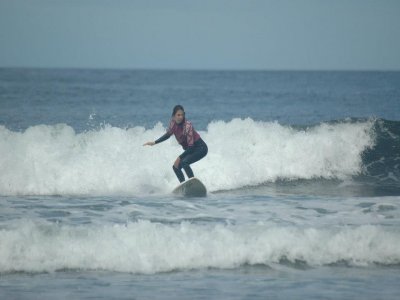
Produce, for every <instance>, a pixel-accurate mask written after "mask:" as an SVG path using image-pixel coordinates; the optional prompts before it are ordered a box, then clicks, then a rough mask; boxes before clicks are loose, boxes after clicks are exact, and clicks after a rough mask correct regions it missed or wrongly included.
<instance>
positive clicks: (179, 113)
mask: <svg viewBox="0 0 400 300" xmlns="http://www.w3.org/2000/svg"><path fill="white" fill-rule="evenodd" d="M184 116H185V113H184V112H183V110H178V111H177V112H176V114H175V115H174V119H175V122H176V123H178V124H180V123H182V121H183V117H184Z"/></svg>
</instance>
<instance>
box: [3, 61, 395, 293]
mask: <svg viewBox="0 0 400 300" xmlns="http://www.w3.org/2000/svg"><path fill="white" fill-rule="evenodd" d="M176 104H181V105H183V106H184V108H185V111H186V118H187V119H189V120H190V121H192V123H193V124H194V127H195V129H196V130H197V131H198V132H199V134H200V135H201V137H202V138H203V140H204V141H205V142H206V143H207V145H208V148H209V152H208V155H207V156H206V157H205V158H204V159H202V160H200V161H199V162H196V163H195V164H193V165H192V169H193V171H194V174H195V176H196V177H198V178H199V179H200V180H202V181H203V182H204V184H205V185H206V186H207V188H208V196H207V197H206V198H184V197H182V196H174V195H172V194H171V191H172V189H173V188H174V187H175V186H177V185H178V183H179V182H178V180H177V178H176V176H175V174H174V173H173V170H172V165H173V163H174V161H175V159H176V157H177V156H178V155H179V154H180V153H182V151H183V150H182V148H181V147H180V146H179V145H178V143H177V142H176V140H175V138H174V137H172V138H170V139H169V140H167V141H165V142H163V143H161V144H157V145H155V146H153V147H143V146H142V145H143V144H144V143H145V142H147V141H154V140H155V139H157V138H158V137H160V136H161V135H162V134H163V133H164V132H165V130H166V126H167V125H168V121H169V118H170V116H171V112H172V108H173V106H174V105H176ZM399 282H400V72H339V71H335V72H317V71H314V72H300V71H293V72H292V71H273V72H272V71H271V72H267V71H265V72H264V71H162V70H85V69H0V299H398V297H399V293H400V286H399Z"/></svg>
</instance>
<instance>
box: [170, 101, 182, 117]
mask: <svg viewBox="0 0 400 300" xmlns="http://www.w3.org/2000/svg"><path fill="white" fill-rule="evenodd" d="M178 110H181V111H183V115H185V110H184V109H183V106H182V105H179V104H178V105H175V106H174V109H173V110H172V117H173V116H175V114H176V113H177V112H178Z"/></svg>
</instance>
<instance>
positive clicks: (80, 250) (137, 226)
mask: <svg viewBox="0 0 400 300" xmlns="http://www.w3.org/2000/svg"><path fill="white" fill-rule="evenodd" d="M14 225H15V226H14V227H12V228H7V229H2V230H1V231H0V241H1V243H0V273H5V272H16V271H24V272H43V271H45V272H46V271H55V270H61V269H81V270H109V271H121V272H133V273H147V274H151V273H158V272H165V271H173V270H187V269H201V268H208V267H215V268H236V267H239V266H241V265H244V264H250V265H253V264H265V265H269V264H273V263H279V262H282V260H284V261H289V262H293V263H295V264H296V263H297V262H298V261H301V262H302V263H306V264H308V265H310V266H320V265H327V264H335V263H343V262H346V263H348V264H349V265H353V266H367V265H371V264H375V263H379V264H384V265H392V264H398V263H400V252H399V251H398V249H399V248H400V232H399V231H398V230H395V229H394V228H387V227H386V228H385V227H380V226H372V225H363V226H359V227H336V228H333V227H330V228H325V229H316V228H298V227H297V228H296V227H271V226H266V225H262V224H253V225H247V226H232V225H214V226H199V225H196V224H190V223H181V224H179V225H176V226H169V225H164V224H160V223H152V222H150V221H138V222H135V223H128V224H125V225H122V224H119V225H117V224H114V225H111V224H109V225H103V226H97V227H94V226H66V225H59V224H54V223H45V222H40V223H38V222H33V221H20V224H14Z"/></svg>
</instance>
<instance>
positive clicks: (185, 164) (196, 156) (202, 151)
mask: <svg viewBox="0 0 400 300" xmlns="http://www.w3.org/2000/svg"><path fill="white" fill-rule="evenodd" d="M207 152H208V151H207V148H199V150H198V151H195V152H194V153H191V154H189V155H187V156H185V157H184V158H182V160H181V162H180V165H179V167H181V168H183V169H184V170H185V172H186V175H187V176H188V178H192V177H194V174H193V170H192V168H191V167H190V164H192V163H194V162H196V161H199V160H200V159H202V158H203V157H204V156H206V154H207Z"/></svg>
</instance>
